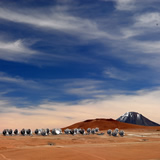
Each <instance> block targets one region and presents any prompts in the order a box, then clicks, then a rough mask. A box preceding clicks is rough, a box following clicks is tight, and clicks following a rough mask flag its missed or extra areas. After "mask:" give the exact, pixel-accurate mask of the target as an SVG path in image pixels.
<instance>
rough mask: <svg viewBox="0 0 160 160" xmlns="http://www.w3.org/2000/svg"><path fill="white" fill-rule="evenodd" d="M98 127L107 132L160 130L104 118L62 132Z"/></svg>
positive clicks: (86, 121)
mask: <svg viewBox="0 0 160 160" xmlns="http://www.w3.org/2000/svg"><path fill="white" fill-rule="evenodd" d="M96 127H98V128H99V129H100V130H107V129H115V128H119V129H154V130H160V127H148V126H141V125H134V124H128V123H123V122H119V121H117V120H114V119H103V118H97V119H89V120H85V121H83V122H78V123H75V124H72V125H70V126H67V127H64V128H62V130H64V129H66V128H69V129H74V128H83V129H85V130H86V129H87V128H96Z"/></svg>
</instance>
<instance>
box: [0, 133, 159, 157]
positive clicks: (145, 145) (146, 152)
mask: <svg viewBox="0 0 160 160" xmlns="http://www.w3.org/2000/svg"><path fill="white" fill-rule="evenodd" d="M125 132H126V135H125V136H124V137H111V136H108V135H107V134H106V133H105V135H75V136H72V135H64V134H62V135H57V136H53V135H50V136H46V137H42V136H36V135H33V136H6V137H5V136H3V135H0V160H35V159H38V160H41V159H43V160H82V159H84V160H133V159H134V160H160V131H151V130H148V131H146V130H142V131H139V130H127V131H125Z"/></svg>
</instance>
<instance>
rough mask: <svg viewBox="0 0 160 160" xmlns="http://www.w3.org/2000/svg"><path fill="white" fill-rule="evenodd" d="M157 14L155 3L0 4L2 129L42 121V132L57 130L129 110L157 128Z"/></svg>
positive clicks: (61, 0) (67, 0)
mask: <svg viewBox="0 0 160 160" xmlns="http://www.w3.org/2000/svg"><path fill="white" fill-rule="evenodd" d="M159 6H160V2H159V0H141V1H139V0H77V1H74V0H53V1H49V0H48V1H47V0H39V1H35V0H29V1H23V0H21V1H18V0H17V1H10V0H7V1H1V2H0V35H1V36H0V108H1V113H0V114H1V117H2V120H3V121H4V124H5V125H8V126H11V124H12V123H11V121H16V123H18V124H17V126H18V127H20V126H21V125H22V124H21V123H19V119H23V122H24V123H26V121H27V120H28V119H31V120H33V119H38V118H40V117H43V118H46V117H49V118H48V119H47V121H46V123H44V124H43V126H46V125H48V126H49V127H50V126H52V125H57V126H58V125H59V126H60V127H61V126H64V125H66V124H70V123H72V122H76V121H78V120H84V119H87V118H96V117H104V118H110V117H112V118H118V116H120V115H121V114H123V112H127V111H133V110H134V111H138V112H141V113H142V114H144V115H145V116H147V117H148V118H150V119H153V120H155V121H156V122H159V123H160V119H159V116H158V114H157V112H160V109H159V105H160V101H159V100H158V98H159V96H160V73H159V72H160V71H159V69H160V65H159V61H160V37H159V34H160V7H159ZM124 102H125V103H124ZM91 104H92V106H90V105H91ZM102 104H103V105H102ZM42 106H43V107H42ZM64 110H65V111H64ZM66 110H67V111H66ZM73 111H74V112H73ZM91 111H92V112H91ZM84 112H85V113H86V114H85V115H83V113H84ZM49 115H50V116H49ZM52 115H57V117H56V116H55V117H56V118H54V119H52ZM6 117H10V118H9V119H7V120H6ZM15 117H19V118H17V119H16V120H15ZM50 121H51V122H50ZM52 121H54V122H55V123H54V122H52ZM64 121H65V122H66V123H65V122H64ZM48 122H50V123H48ZM24 123H23V124H24ZM36 123H37V121H35V124H33V126H32V127H34V126H35V125H36ZM27 127H28V126H27ZM40 127H41V126H40Z"/></svg>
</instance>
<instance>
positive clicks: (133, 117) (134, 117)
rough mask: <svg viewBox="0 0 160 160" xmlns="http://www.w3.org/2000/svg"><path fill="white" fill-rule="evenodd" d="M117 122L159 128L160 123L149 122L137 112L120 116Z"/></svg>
mask: <svg viewBox="0 0 160 160" xmlns="http://www.w3.org/2000/svg"><path fill="white" fill-rule="evenodd" d="M117 121H120V122H125V123H131V124H137V125H143V126H159V124H158V123H155V122H153V121H151V120H149V119H148V118H146V117H144V116H143V115H142V114H139V113H137V112H126V113H125V114H124V115H123V116H120V117H119V118H118V119H117Z"/></svg>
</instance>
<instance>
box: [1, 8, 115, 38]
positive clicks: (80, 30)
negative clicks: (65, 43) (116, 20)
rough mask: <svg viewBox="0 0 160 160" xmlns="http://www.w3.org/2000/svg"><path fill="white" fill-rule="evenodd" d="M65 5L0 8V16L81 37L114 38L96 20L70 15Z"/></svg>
mask: <svg viewBox="0 0 160 160" xmlns="http://www.w3.org/2000/svg"><path fill="white" fill-rule="evenodd" d="M66 8H67V7H58V6H57V7H55V8H49V9H47V10H46V9H44V10H46V12H45V11H44V10H43V11H42V10H41V9H36V10H30V9H27V8H26V9H23V10H20V9H14V8H13V9H7V8H6V9H4V8H0V18H1V19H4V20H8V21H12V22H17V23H25V24H28V25H31V26H34V27H37V28H41V29H45V30H47V29H51V30H57V31H61V32H64V33H67V34H71V35H74V36H78V38H82V39H97V38H109V39H115V38H116V35H113V34H110V33H109V32H107V31H103V30H101V29H100V28H99V26H98V23H97V22H96V21H92V20H91V19H85V18H81V17H78V16H77V17H76V16H73V15H71V14H70V13H69V12H68V10H70V9H68V8H67V9H66Z"/></svg>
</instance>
